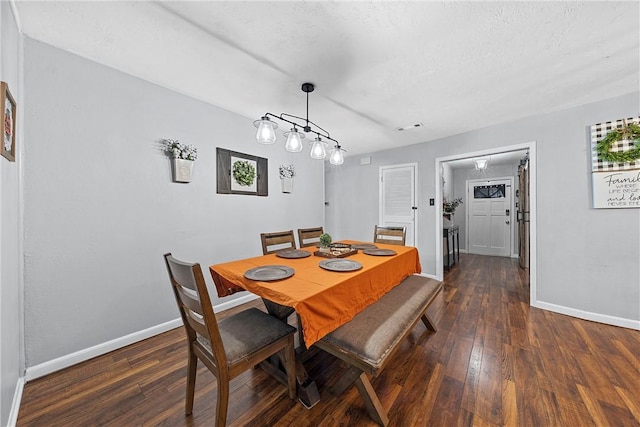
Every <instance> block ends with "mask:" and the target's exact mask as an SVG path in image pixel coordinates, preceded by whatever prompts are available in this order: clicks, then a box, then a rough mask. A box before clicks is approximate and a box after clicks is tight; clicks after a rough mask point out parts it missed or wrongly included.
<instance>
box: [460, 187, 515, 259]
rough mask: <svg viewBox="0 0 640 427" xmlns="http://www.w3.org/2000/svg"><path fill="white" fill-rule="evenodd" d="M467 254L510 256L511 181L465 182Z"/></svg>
mask: <svg viewBox="0 0 640 427" xmlns="http://www.w3.org/2000/svg"><path fill="white" fill-rule="evenodd" d="M467 200H468V201H469V208H468V211H467V212H468V220H467V224H469V226H468V229H469V231H468V236H469V250H468V251H469V253H472V254H479V255H493V256H511V235H512V233H511V226H512V225H511V222H512V221H511V180H510V179H499V180H489V181H469V182H467Z"/></svg>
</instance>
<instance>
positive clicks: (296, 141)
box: [253, 83, 346, 165]
mask: <svg viewBox="0 0 640 427" xmlns="http://www.w3.org/2000/svg"><path fill="white" fill-rule="evenodd" d="M314 89H315V86H314V85H313V83H303V84H302V91H303V92H304V93H306V94H307V116H306V118H303V117H298V116H294V115H292V114H286V113H281V114H280V115H279V116H276V115H275V114H271V113H268V112H267V113H265V114H264V116H262V117H261V118H260V119H259V120H256V121H254V122H253V125H254V126H255V127H257V128H258V131H257V132H256V140H257V141H258V142H259V143H261V144H273V143H274V142H276V129H277V128H278V124H277V123H276V122H275V121H273V120H271V119H270V118H269V117H272V118H274V119H277V120H281V121H283V122H286V123H289V124H291V125H293V127H292V128H291V130H290V131H289V132H285V133H284V136H285V137H286V138H287V141H286V142H285V144H284V148H285V150H287V151H289V152H290V153H299V152H300V151H302V149H303V148H304V146H303V143H302V140H303V139H304V138H305V134H304V133H302V132H300V131H299V130H298V128H301V129H302V130H303V131H304V132H305V133H315V134H316V138H315V139H314V140H313V142H311V151H310V152H309V155H310V156H311V158H312V159H318V160H322V159H324V158H325V157H327V143H326V142H325V141H323V138H324V139H327V140H329V141H333V142H334V143H335V144H336V145H335V147H334V148H332V149H331V154H330V156H329V162H330V163H331V164H332V165H341V164H342V163H344V155H343V154H342V152H343V151H346V150H344V149H343V148H342V147H341V146H340V144H339V143H338V141H337V140H335V139H333V138H331V136H330V135H329V132H327V131H326V130H324V129H323V128H321V127H320V126H318V125H317V124H315V123H313V122H312V121H311V120H309V93H310V92H313V91H314ZM285 117H287V118H285ZM296 119H298V120H302V122H298V121H296Z"/></svg>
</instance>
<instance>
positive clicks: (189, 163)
mask: <svg viewBox="0 0 640 427" xmlns="http://www.w3.org/2000/svg"><path fill="white" fill-rule="evenodd" d="M194 163H195V162H194V161H193V160H185V159H171V164H172V166H173V182H191V178H192V177H193V164H194Z"/></svg>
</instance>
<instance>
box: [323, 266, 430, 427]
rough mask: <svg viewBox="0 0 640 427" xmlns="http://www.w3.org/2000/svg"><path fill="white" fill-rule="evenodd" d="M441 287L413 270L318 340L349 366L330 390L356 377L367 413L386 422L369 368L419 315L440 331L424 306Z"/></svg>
mask: <svg viewBox="0 0 640 427" xmlns="http://www.w3.org/2000/svg"><path fill="white" fill-rule="evenodd" d="M441 290H442V283H441V282H438V281H437V280H434V279H430V278H428V277H424V276H420V275H415V274H414V275H412V276H409V277H407V278H406V279H405V280H403V281H402V282H401V283H400V284H399V285H398V286H396V287H394V288H393V289H392V290H391V291H389V292H388V293H386V294H385V295H383V296H382V297H381V298H380V299H379V300H378V301H376V302H375V303H373V304H371V305H369V306H368V307H367V308H365V309H364V310H362V311H361V312H360V313H358V314H357V315H356V316H355V317H354V318H353V319H352V320H351V321H350V322H348V323H345V324H344V325H342V326H340V327H339V328H338V329H336V330H335V331H333V332H331V333H329V334H327V335H326V336H324V337H323V338H322V339H321V340H319V341H318V342H316V343H315V344H314V345H315V346H317V347H319V348H321V349H322V350H324V351H326V352H328V353H330V354H332V355H334V356H336V357H337V358H339V359H342V360H344V361H345V362H347V364H349V370H348V372H347V373H346V374H345V375H344V376H343V377H342V379H341V380H340V381H338V383H337V384H336V385H335V386H333V387H332V388H331V392H332V393H333V394H334V395H340V394H342V393H343V392H344V391H345V390H347V389H348V388H350V387H351V386H352V385H353V384H354V383H355V385H356V387H358V391H359V392H360V395H361V396H362V398H363V399H364V402H365V406H366V409H367V412H368V413H369V416H370V417H371V418H372V419H373V420H374V421H376V422H377V423H378V424H380V425H382V426H386V425H387V424H388V423H389V417H388V416H387V411H386V410H385V409H384V408H383V406H382V404H381V403H380V399H378V396H377V395H376V393H375V391H374V390H373V387H372V386H371V382H369V378H368V377H367V374H368V375H372V376H374V377H376V376H378V374H379V373H380V371H382V369H383V368H384V367H385V366H386V365H387V363H388V362H389V360H390V359H391V356H392V355H393V354H394V353H395V352H396V350H397V349H398V347H399V346H400V343H401V342H402V341H403V340H404V339H405V338H406V337H407V336H408V335H409V334H410V333H411V331H412V329H413V328H414V327H415V326H416V324H417V323H418V322H419V321H420V320H422V322H423V323H424V324H425V326H426V327H427V328H428V329H430V330H432V331H434V332H435V331H436V327H435V325H434V323H433V322H432V321H431V319H430V318H429V317H428V316H427V313H426V311H427V308H428V307H429V305H430V304H431V303H432V302H433V300H434V299H435V297H436V296H437V295H438V293H439V292H440V291H441Z"/></svg>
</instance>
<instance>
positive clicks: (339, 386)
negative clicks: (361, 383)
mask: <svg viewBox="0 0 640 427" xmlns="http://www.w3.org/2000/svg"><path fill="white" fill-rule="evenodd" d="M361 373H362V369H358V368H356V367H354V366H349V370H348V371H347V372H346V373H345V374H344V375H342V378H340V379H339V380H338V382H337V383H335V384H334V385H333V387H331V388H330V389H329V391H330V392H331V394H332V395H334V396H340V395H341V394H342V393H344V392H345V391H346V390H347V389H348V388H350V387H351V386H352V385H353V383H354V382H356V380H357V379H358V377H359V376H360V374H361Z"/></svg>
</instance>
